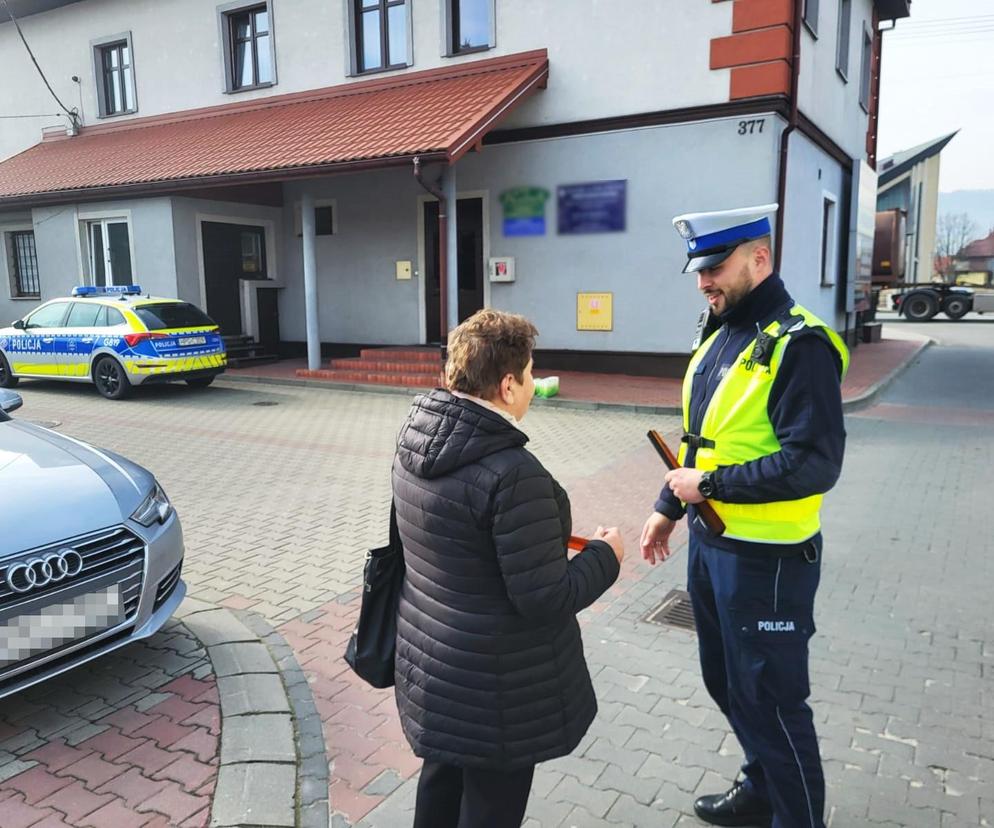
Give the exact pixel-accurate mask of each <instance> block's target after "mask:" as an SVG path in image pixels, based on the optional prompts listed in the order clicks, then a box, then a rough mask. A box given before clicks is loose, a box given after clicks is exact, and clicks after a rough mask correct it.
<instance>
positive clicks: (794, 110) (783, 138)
mask: <svg viewBox="0 0 994 828" xmlns="http://www.w3.org/2000/svg"><path fill="white" fill-rule="evenodd" d="M803 14H804V0H794V21H793V48H792V52H793V58H792V60H791V66H790V101H789V103H790V113H789V115H788V118H787V128H786V129H784V131H783V132H782V133H781V135H780V171H779V175H778V178H777V204H779V205H780V208H779V209H778V210H777V229H776V241H775V243H774V247H775V248H776V252H775V253H774V254H773V261H774V268H775V269H776V270H780V269H781V268H782V265H783V262H782V261H781V256H782V255H783V225H784V213H785V212H786V210H785V202H786V201H787V157H788V149H789V145H790V134H791V133H792V132H793V131H794V130H795V129H797V123H798V115H799V100H798V99H799V97H800V96H799V94H798V88H797V81H798V77H799V76H800V74H801V21H802V19H803Z"/></svg>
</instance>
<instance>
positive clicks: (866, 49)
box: [859, 27, 873, 112]
mask: <svg viewBox="0 0 994 828" xmlns="http://www.w3.org/2000/svg"><path fill="white" fill-rule="evenodd" d="M872 78H873V38H872V37H871V36H870V31H869V29H867V28H865V27H864V28H863V54H862V58H861V60H860V70H859V105H860V106H861V107H863V109H865V110H866V111H867V112H869V111H870V83H871V81H872Z"/></svg>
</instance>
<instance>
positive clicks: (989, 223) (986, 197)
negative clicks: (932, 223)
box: [939, 190, 994, 238]
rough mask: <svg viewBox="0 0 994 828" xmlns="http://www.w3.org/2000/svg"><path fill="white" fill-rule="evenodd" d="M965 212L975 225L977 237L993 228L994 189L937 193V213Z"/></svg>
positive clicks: (984, 234) (981, 236)
mask: <svg viewBox="0 0 994 828" xmlns="http://www.w3.org/2000/svg"><path fill="white" fill-rule="evenodd" d="M944 213H966V214H967V215H968V216H969V217H970V218H971V219H973V221H974V223H975V224H976V225H977V238H983V237H984V236H986V235H987V234H988V233H989V232H990V231H991V230H992V229H994V190H954V191H953V192H951V193H939V215H940V216H941V215H943V214H944Z"/></svg>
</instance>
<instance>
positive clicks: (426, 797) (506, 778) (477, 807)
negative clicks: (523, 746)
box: [414, 762, 535, 828]
mask: <svg viewBox="0 0 994 828" xmlns="http://www.w3.org/2000/svg"><path fill="white" fill-rule="evenodd" d="M534 775H535V767H534V765H533V766H532V767H530V768H524V769H523V770H517V771H511V772H510V773H502V772H501V771H496V770H478V769H474V768H459V767H456V766H455V765H443V764H441V763H440V762H425V763H424V766H423V767H422V768H421V779H420V780H419V781H418V801H417V806H416V807H415V810H414V828H483V826H486V828H520V826H521V823H522V821H524V818H525V808H526V807H527V805H528V794H529V793H531V787H532V777H533V776H534Z"/></svg>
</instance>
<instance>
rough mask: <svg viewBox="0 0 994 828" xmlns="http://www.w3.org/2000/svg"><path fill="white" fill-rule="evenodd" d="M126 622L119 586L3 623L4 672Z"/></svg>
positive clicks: (0, 653) (0, 652)
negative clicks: (26, 660) (5, 668)
mask: <svg viewBox="0 0 994 828" xmlns="http://www.w3.org/2000/svg"><path fill="white" fill-rule="evenodd" d="M123 620H124V603H123V602H122V601H121V591H120V588H119V587H118V586H117V584H114V585H113V586H109V587H107V588H106V589H102V590H99V591H98V592H87V593H86V594H85V595H77V596H76V597H75V598H70V599H68V600H67V601H65V602H63V603H59V604H49V605H48V606H46V607H42V608H41V609H39V610H36V611H35V612H32V613H30V614H28V615H17V616H14V617H13V618H8V619H7V620H5V621H0V668H2V667H6V666H8V665H10V664H15V663H16V662H18V661H24V660H25V659H26V658H30V657H31V656H33V655H38V654H39V653H44V652H47V651H48V650H53V649H55V648H56V647H61V646H62V645H63V644H68V643H70V642H72V641H76V640H77V639H80V638H86V637H87V636H88V635H93V634H94V633H98V632H102V631H103V630H106V629H108V628H109V627H113V626H115V625H117V624H119V623H120V622H121V621H123Z"/></svg>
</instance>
